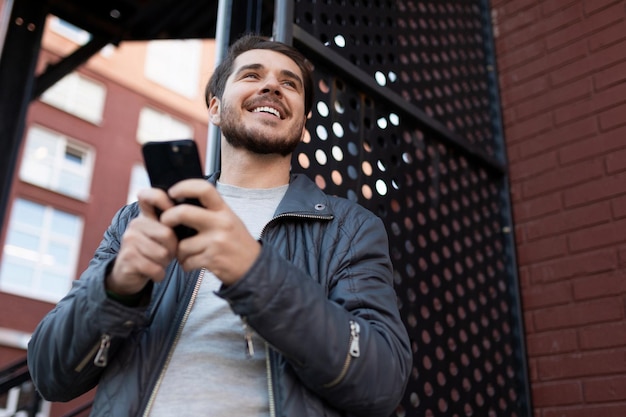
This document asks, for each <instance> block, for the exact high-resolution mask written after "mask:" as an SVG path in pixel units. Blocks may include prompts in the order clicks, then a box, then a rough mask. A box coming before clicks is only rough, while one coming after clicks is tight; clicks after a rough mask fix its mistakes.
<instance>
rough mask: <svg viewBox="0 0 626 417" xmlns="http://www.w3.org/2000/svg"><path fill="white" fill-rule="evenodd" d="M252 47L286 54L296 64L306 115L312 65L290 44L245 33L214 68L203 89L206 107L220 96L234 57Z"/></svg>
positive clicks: (310, 104)
mask: <svg viewBox="0 0 626 417" xmlns="http://www.w3.org/2000/svg"><path fill="white" fill-rule="evenodd" d="M252 49H269V50H271V51H275V52H278V53H281V54H283V55H286V56H287V57H289V58H291V60H293V62H295V63H296V65H298V67H299V68H300V71H301V72H302V77H303V80H302V81H303V82H304V115H305V116H306V115H308V114H309V111H310V110H311V107H312V106H313V66H312V65H311V63H310V62H309V61H308V60H307V59H306V58H305V57H304V55H302V54H301V53H300V51H298V50H297V49H295V48H294V47H292V46H289V45H287V44H285V43H282V42H277V41H272V40H269V39H267V38H264V37H262V36H258V35H254V34H247V35H244V36H242V37H241V38H239V39H238V40H237V41H236V42H235V43H233V44H232V45H231V46H230V47H229V48H228V53H227V54H226V56H225V57H224V59H223V60H222V62H220V64H219V65H218V66H217V68H216V69H215V72H214V73H213V75H212V76H211V79H210V80H209V82H208V83H207V85H206V89H205V91H204V100H205V102H206V105H207V107H208V106H209V102H210V101H211V98H212V97H214V96H215V97H217V98H219V99H221V98H222V95H223V94H224V88H225V87H226V80H227V79H228V77H229V76H230V75H231V74H232V72H233V70H234V68H233V65H234V63H235V59H237V57H238V56H239V55H241V54H243V53H244V52H247V51H250V50H252Z"/></svg>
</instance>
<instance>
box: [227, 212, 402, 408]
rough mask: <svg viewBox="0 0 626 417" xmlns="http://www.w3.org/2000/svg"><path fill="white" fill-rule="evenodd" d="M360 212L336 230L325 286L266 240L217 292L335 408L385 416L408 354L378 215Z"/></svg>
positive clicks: (392, 405) (399, 386)
mask: <svg viewBox="0 0 626 417" xmlns="http://www.w3.org/2000/svg"><path fill="white" fill-rule="evenodd" d="M357 217H358V220H351V222H352V221H353V222H355V223H357V222H358V224H355V225H354V226H355V227H351V228H349V229H348V230H346V229H344V228H340V235H341V236H339V237H337V238H336V239H338V240H339V242H338V243H337V244H336V245H334V248H333V249H334V250H335V252H334V253H332V255H329V256H332V261H329V262H328V263H329V264H331V263H332V265H333V266H332V268H333V270H329V271H327V273H328V274H331V275H332V276H331V278H330V282H329V286H328V288H323V287H322V286H321V285H319V284H318V283H317V282H316V280H315V279H313V278H312V277H311V276H309V275H308V274H307V273H306V272H304V271H303V270H302V269H300V268H298V267H296V266H295V265H293V264H292V263H291V262H289V261H287V260H286V259H284V258H282V257H281V256H280V255H279V254H278V253H277V251H276V250H275V249H273V248H272V247H270V245H264V246H263V248H262V251H261V256H260V257H259V258H258V259H257V262H255V264H254V265H253V267H252V269H251V270H250V271H249V272H248V273H247V274H246V276H244V278H242V279H241V280H240V281H239V282H237V283H236V284H235V285H233V286H231V287H228V288H226V289H223V290H222V291H221V292H220V295H222V296H223V297H225V298H226V299H228V300H229V301H230V303H231V306H232V308H233V310H234V311H235V313H237V314H240V315H241V316H243V317H245V318H246V320H247V321H248V323H249V324H250V325H251V326H252V327H253V328H254V329H255V330H256V331H257V332H258V333H259V334H260V335H261V336H262V337H263V338H264V339H265V340H266V341H267V342H268V343H269V344H270V345H272V347H273V348H274V349H276V350H277V351H279V352H280V353H281V354H282V355H284V356H285V357H286V358H287V360H288V361H289V363H290V365H291V367H292V368H293V370H294V372H295V373H296V374H297V377H298V378H299V379H300V381H301V382H302V383H303V384H304V385H306V386H307V387H308V388H309V389H310V390H312V391H313V392H315V393H316V394H317V395H318V396H320V397H321V398H323V399H324V400H325V401H327V402H328V403H329V404H331V405H332V406H333V407H334V408H336V409H338V410H343V411H345V412H348V413H349V414H350V415H352V414H356V415H359V416H384V417H386V416H388V415H390V414H391V413H392V412H393V410H394V408H395V407H396V406H397V405H398V403H399V402H400V399H401V397H402V395H403V393H404V389H405V387H406V383H407V381H408V376H409V373H410V371H411V362H412V353H411V348H410V342H409V339H408V335H407V332H406V329H405V327H404V325H403V324H402V322H401V319H400V315H399V311H398V307H397V298H396V294H395V291H394V288H393V272H392V266H391V261H390V258H389V254H388V241H387V234H386V231H385V229H384V226H383V224H382V221H381V220H380V219H379V218H377V217H375V216H373V215H371V216H357ZM325 249H326V248H325Z"/></svg>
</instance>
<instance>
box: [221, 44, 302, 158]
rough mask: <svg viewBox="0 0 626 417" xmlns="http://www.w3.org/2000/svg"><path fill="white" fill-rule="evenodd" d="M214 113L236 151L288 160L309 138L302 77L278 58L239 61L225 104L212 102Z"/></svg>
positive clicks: (265, 54)
mask: <svg viewBox="0 0 626 417" xmlns="http://www.w3.org/2000/svg"><path fill="white" fill-rule="evenodd" d="M209 113H210V116H211V121H212V122H213V123H214V124H215V125H217V126H220V128H221V130H222V134H223V135H224V137H225V138H226V140H227V142H228V143H229V144H230V145H231V146H233V147H235V148H244V149H247V150H249V151H251V152H254V153H259V154H280V155H283V156H286V155H288V154H290V153H291V152H293V150H294V149H295V147H296V146H297V145H298V143H299V142H300V140H301V139H302V136H303V134H304V124H305V120H306V117H305V114H304V84H303V82H302V72H301V71H300V68H299V67H298V65H297V64H296V63H295V62H294V61H292V60H291V59H290V58H289V57H287V56H285V55H283V54H281V53H279V52H274V51H271V50H265V49H253V50H250V51H247V52H244V53H243V54H241V55H239V56H238V57H237V59H235V62H234V65H233V73H232V74H231V75H230V77H228V80H227V81H226V87H225V89H224V94H223V96H222V99H221V100H219V99H217V98H215V97H214V98H213V99H212V100H211V104H210V107H209Z"/></svg>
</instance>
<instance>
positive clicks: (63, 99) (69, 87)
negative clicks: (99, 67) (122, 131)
mask: <svg viewBox="0 0 626 417" xmlns="http://www.w3.org/2000/svg"><path fill="white" fill-rule="evenodd" d="M106 93H107V91H106V87H105V85H104V84H102V83H100V82H97V81H94V80H92V79H90V78H87V77H85V76H83V75H81V74H79V73H77V72H71V73H69V74H67V75H66V76H65V77H63V78H62V79H61V80H59V81H58V82H57V83H56V84H54V85H53V86H52V87H50V88H48V89H47V90H46V91H45V92H44V93H43V94H42V95H41V101H42V102H44V103H46V104H49V105H50V106H53V107H56V108H57V109H59V110H63V111H65V112H67V113H69V114H72V115H74V116H76V117H79V118H81V119H83V120H86V121H88V122H90V123H93V124H95V125H100V124H101V123H102V118H103V115H104V105H105V102H106Z"/></svg>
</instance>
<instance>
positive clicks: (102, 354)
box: [93, 333, 111, 368]
mask: <svg viewBox="0 0 626 417" xmlns="http://www.w3.org/2000/svg"><path fill="white" fill-rule="evenodd" d="M110 347H111V336H110V335H108V334H106V333H105V334H103V335H102V337H101V338H100V349H98V353H96V357H95V358H94V360H93V364H94V365H96V366H98V367H100V368H104V367H105V366H107V363H109V348H110Z"/></svg>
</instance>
